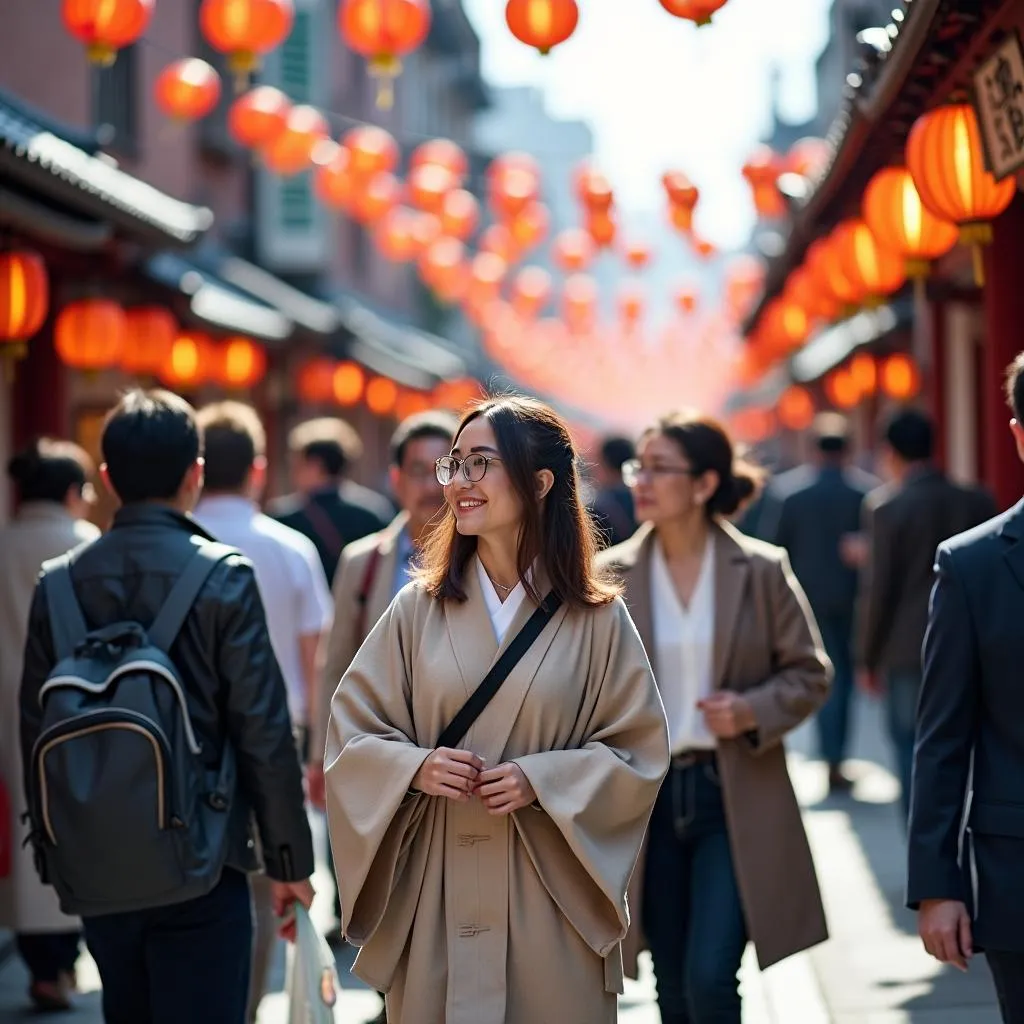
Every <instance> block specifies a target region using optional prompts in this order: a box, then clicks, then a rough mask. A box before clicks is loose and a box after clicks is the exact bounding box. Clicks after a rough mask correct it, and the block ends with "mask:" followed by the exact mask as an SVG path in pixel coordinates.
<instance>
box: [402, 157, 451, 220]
mask: <svg viewBox="0 0 1024 1024" xmlns="http://www.w3.org/2000/svg"><path fill="white" fill-rule="evenodd" d="M457 186H458V179H457V178H456V177H455V175H454V174H452V172H451V171H449V170H448V168H447V167H441V166H440V165H439V164H420V166H419V167H414V168H413V169H412V170H411V171H410V172H409V178H408V181H407V187H408V190H409V202H410V203H411V204H412V205H413V206H415V207H416V209H418V210H424V211H426V212H427V213H436V214H440V213H441V210H442V208H443V206H444V197H445V196H446V195H447V194H448V193H449V192H451V191H453V190H454V189H455V188H456V187H457Z"/></svg>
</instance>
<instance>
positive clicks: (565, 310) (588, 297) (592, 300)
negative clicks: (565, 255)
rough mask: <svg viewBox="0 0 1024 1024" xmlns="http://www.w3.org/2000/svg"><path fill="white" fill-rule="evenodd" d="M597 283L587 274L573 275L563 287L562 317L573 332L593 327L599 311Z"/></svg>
mask: <svg viewBox="0 0 1024 1024" xmlns="http://www.w3.org/2000/svg"><path fill="white" fill-rule="evenodd" d="M597 295H598V293H597V283H596V282H595V281H594V279H593V278H592V277H590V276H589V275H587V274H573V275H572V277H567V278H566V280H565V284H563V285H562V316H563V317H564V319H565V322H566V323H567V324H568V325H569V327H570V328H571V329H573V330H587V329H589V328H590V327H591V326H592V325H593V320H594V315H595V311H596V309H597Z"/></svg>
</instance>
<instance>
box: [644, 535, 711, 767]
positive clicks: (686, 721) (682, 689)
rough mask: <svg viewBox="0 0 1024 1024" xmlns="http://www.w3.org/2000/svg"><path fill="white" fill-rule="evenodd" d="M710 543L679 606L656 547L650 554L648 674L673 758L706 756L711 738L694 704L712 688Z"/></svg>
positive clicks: (657, 543) (658, 545) (674, 590)
mask: <svg viewBox="0 0 1024 1024" xmlns="http://www.w3.org/2000/svg"><path fill="white" fill-rule="evenodd" d="M714 562H715V552H714V538H712V537H710V536H709V537H708V540H707V544H706V546H705V548H704V557H703V559H702V560H701V566H700V574H699V576H698V577H697V585H696V586H695V587H694V590H693V595H692V596H691V598H690V604H689V607H687V606H685V605H684V604H683V603H682V602H681V601H680V600H679V595H678V594H677V593H676V588H675V584H674V583H673V582H672V577H671V575H670V574H669V570H668V565H667V563H666V562H665V556H664V554H663V552H662V550H661V544H660V543H659V542H658V541H657V540H655V541H654V545H653V548H652V554H651V606H652V609H653V613H654V614H653V619H654V658H653V661H654V674H655V676H656V677H657V680H658V689H659V690H660V691H661V700H662V703H663V704H664V705H665V715H666V716H667V718H668V733H669V744H670V746H671V748H672V753H673V754H679V753H682V752H683V751H685V750H712V749H714V747H715V746H716V742H715V738H714V736H713V735H712V734H711V733H710V732H709V731H708V729H707V727H706V726H705V724H704V716H703V714H702V713H701V712H700V711H699V710H698V709H697V702H698V701H699V700H702V699H703V698H705V697H708V696H710V694H711V692H712V689H713V688H714V680H713V674H714V667H713V666H714V644H715V573H714Z"/></svg>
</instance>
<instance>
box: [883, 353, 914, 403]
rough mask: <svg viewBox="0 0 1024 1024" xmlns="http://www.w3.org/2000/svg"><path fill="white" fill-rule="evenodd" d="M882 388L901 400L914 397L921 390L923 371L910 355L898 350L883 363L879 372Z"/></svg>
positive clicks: (892, 396) (890, 395) (891, 396)
mask: <svg viewBox="0 0 1024 1024" xmlns="http://www.w3.org/2000/svg"><path fill="white" fill-rule="evenodd" d="M879 376H880V377H881V382H882V390H883V391H884V392H885V393H886V394H887V395H888V396H889V397H890V398H895V399H896V400H897V401H899V402H905V401H907V400H908V399H911V398H913V397H914V396H915V395H916V394H917V393H918V392H919V391H920V390H921V372H920V370H918V368H917V363H915V362H914V360H913V359H911V358H910V356H907V355H904V354H903V353H902V352H898V353H896V354H895V355H891V356H889V357H888V359H886V360H885V362H883V363H882V368H881V372H880V374H879Z"/></svg>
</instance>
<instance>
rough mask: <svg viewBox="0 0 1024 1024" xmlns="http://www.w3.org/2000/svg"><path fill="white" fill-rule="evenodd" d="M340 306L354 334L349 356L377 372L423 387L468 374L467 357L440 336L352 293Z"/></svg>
mask: <svg viewBox="0 0 1024 1024" xmlns="http://www.w3.org/2000/svg"><path fill="white" fill-rule="evenodd" d="M338 309H339V311H340V313H341V317H342V322H343V323H344V325H345V327H346V329H347V330H348V331H349V332H350V333H351V335H352V341H351V342H350V344H349V346H348V355H349V357H350V358H351V359H355V360H356V361H357V362H360V363H362V364H363V365H364V366H365V367H366V368H367V369H369V370H372V371H373V372H374V373H379V374H383V375H384V376H387V377H390V378H391V379H392V380H394V381H395V382H396V383H398V384H402V385H404V386H405V387H408V388H418V389H420V390H424V391H425V390H429V389H430V388H432V387H434V386H435V385H437V384H439V383H440V382H441V381H445V380H456V379H458V378H459V377H465V376H466V375H467V373H468V368H467V366H466V362H465V360H464V359H462V358H461V357H460V356H459V355H457V354H456V353H454V352H451V351H450V350H449V349H448V348H446V347H445V346H444V344H443V343H442V342H441V341H440V339H435V338H434V337H433V336H431V335H429V334H427V333H426V332H424V331H420V330H418V329H417V328H415V327H411V326H406V325H400V324H397V323H395V322H393V321H391V320H388V319H387V318H385V317H384V316H383V315H381V314H378V313H375V312H374V311H373V310H372V309H370V308H369V307H368V306H367V305H365V304H364V303H362V302H360V301H359V300H357V299H355V298H353V297H352V296H342V297H340V298H339V300H338Z"/></svg>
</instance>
